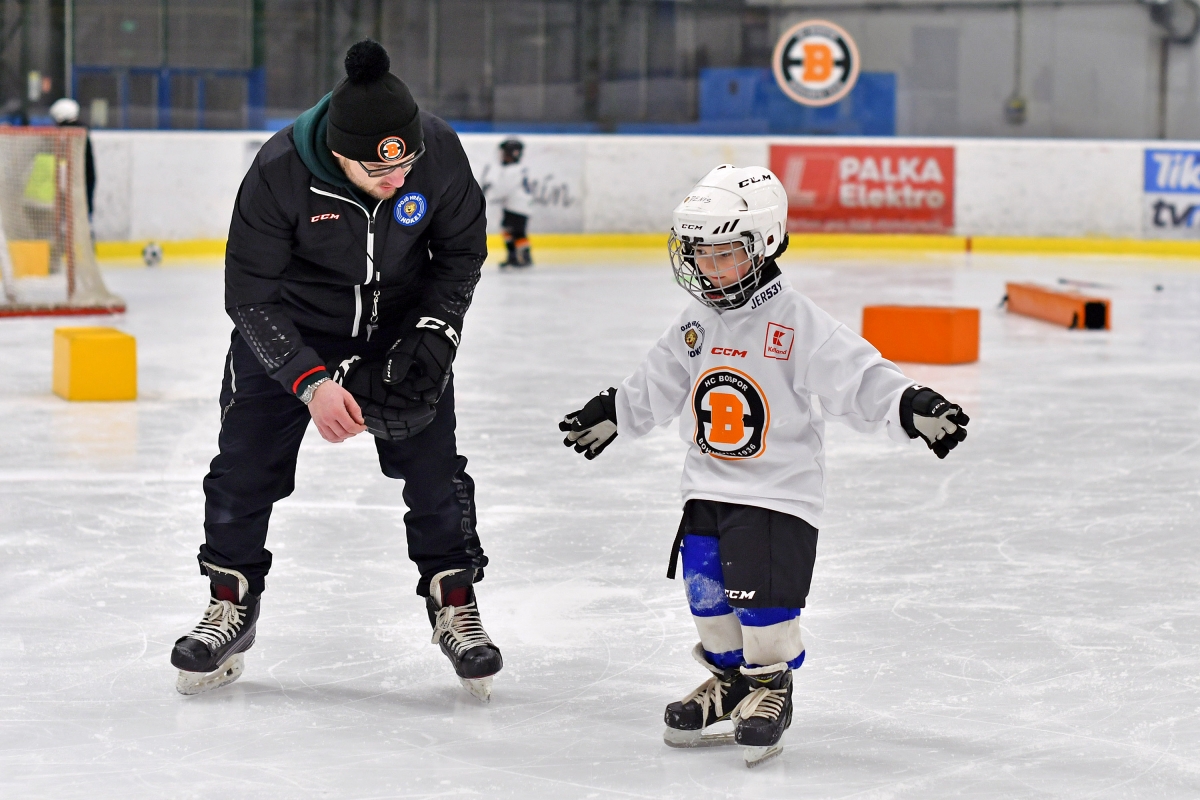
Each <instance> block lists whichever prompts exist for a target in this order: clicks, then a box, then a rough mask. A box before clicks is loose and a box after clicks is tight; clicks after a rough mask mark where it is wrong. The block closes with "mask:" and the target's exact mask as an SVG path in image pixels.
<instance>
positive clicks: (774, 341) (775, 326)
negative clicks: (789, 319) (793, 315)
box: [763, 322, 796, 361]
mask: <svg viewBox="0 0 1200 800" xmlns="http://www.w3.org/2000/svg"><path fill="white" fill-rule="evenodd" d="M794 338H796V331H795V329H793V328H789V327H788V326H787V325H780V324H779V323H778V322H768V323H767V340H766V341H765V342H763V355H764V356H766V357H767V358H777V359H779V360H780V361H787V360H788V359H789V358H791V357H792V340H793V339H794Z"/></svg>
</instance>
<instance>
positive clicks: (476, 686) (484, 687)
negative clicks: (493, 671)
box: [458, 675, 492, 703]
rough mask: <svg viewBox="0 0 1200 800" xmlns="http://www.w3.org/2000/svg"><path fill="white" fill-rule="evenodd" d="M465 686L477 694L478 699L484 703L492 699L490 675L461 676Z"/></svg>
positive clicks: (460, 679)
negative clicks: (482, 676)
mask: <svg viewBox="0 0 1200 800" xmlns="http://www.w3.org/2000/svg"><path fill="white" fill-rule="evenodd" d="M458 680H459V682H461V683H462V685H463V688H464V689H466V690H467V691H468V692H470V693H471V694H472V695H474V696H475V698H476V699H478V700H480V701H481V702H484V703H490V702H491V701H492V677H491V676H490V675H489V676H488V677H486V678H459V679H458Z"/></svg>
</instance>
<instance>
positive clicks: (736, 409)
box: [692, 367, 771, 460]
mask: <svg viewBox="0 0 1200 800" xmlns="http://www.w3.org/2000/svg"><path fill="white" fill-rule="evenodd" d="M692 412H693V413H694V414H695V416H696V445H697V446H698V447H699V448H700V452H702V453H704V454H705V455H710V456H713V457H714V458H721V459H730V460H735V459H742V458H758V457H759V456H761V455H762V454H763V452H764V451H765V450H766V442H767V428H769V427H770V425H771V408H770V405H769V404H768V403H767V397H766V395H765V394H764V393H763V390H762V388H760V387H759V385H758V384H757V383H755V382H754V379H753V378H751V377H750V376H749V375H747V374H746V373H744V372H742V371H741V370H736V369H734V368H732V367H717V368H716V369H710V370H709V371H708V372H705V373H704V374H703V375H701V376H700V379H699V380H697V381H696V388H695V389H694V390H693V392H692Z"/></svg>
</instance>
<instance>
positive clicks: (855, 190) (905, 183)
mask: <svg viewBox="0 0 1200 800" xmlns="http://www.w3.org/2000/svg"><path fill="white" fill-rule="evenodd" d="M771 170H772V171H773V172H774V173H775V174H776V175H778V176H779V179H780V180H781V181H782V182H783V187H784V189H785V190H786V191H787V194H788V230H791V231H798V232H799V231H808V232H817V231H823V232H843V233H950V232H952V231H953V230H954V148H953V147H893V146H890V145H880V146H859V147H849V146H839V145H821V146H808V145H771Z"/></svg>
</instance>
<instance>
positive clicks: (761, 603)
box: [667, 500, 817, 608]
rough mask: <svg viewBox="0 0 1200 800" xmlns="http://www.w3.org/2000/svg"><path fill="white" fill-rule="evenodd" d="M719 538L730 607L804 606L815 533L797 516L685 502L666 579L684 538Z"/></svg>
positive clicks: (814, 555)
mask: <svg viewBox="0 0 1200 800" xmlns="http://www.w3.org/2000/svg"><path fill="white" fill-rule="evenodd" d="M688 535H692V536H712V537H713V538H715V539H717V540H718V545H717V546H718V549H719V551H720V554H721V572H722V574H723V575H724V578H725V594H726V598H727V599H728V602H729V605H731V606H733V607H734V608H804V601H805V599H806V598H807V597H808V590H809V586H810V585H811V584H812V574H813V564H814V562H815V561H816V558H817V529H816V528H814V527H813V526H812V525H809V524H808V523H807V522H805V521H804V520H802V519H800V518H799V517H794V516H792V515H791V514H784V513H783V512H780V511H772V510H770V509H767V508H759V507H758V506H744V505H739V504H737V503H722V502H719V501H716V500H689V501H687V503H686V504H685V505H684V507H683V519H681V520H680V521H679V533H678V534H677V535H676V537H675V544H674V545H673V546H672V548H671V563H670V566H669V567H668V568H667V577H668V578H674V577H675V564H676V560H677V559H678V557H679V546H680V544H682V543H683V537H684V536H688Z"/></svg>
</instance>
